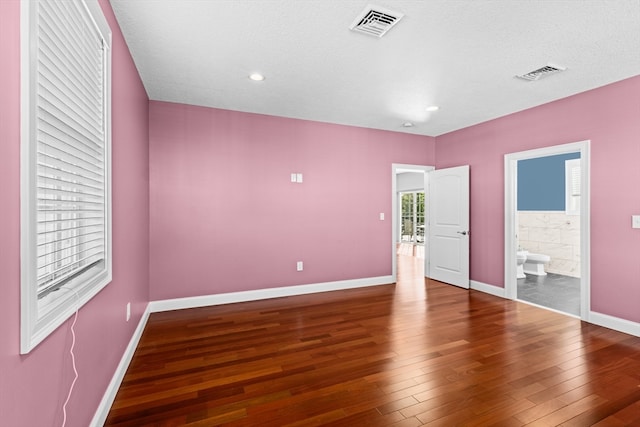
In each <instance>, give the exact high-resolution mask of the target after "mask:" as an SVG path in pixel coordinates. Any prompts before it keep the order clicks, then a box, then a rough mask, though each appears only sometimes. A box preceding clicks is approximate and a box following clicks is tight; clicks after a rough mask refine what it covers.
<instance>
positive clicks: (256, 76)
mask: <svg viewBox="0 0 640 427" xmlns="http://www.w3.org/2000/svg"><path fill="white" fill-rule="evenodd" d="M249 78H250V79H251V80H253V81H254V82H261V81H263V80H264V76H263V75H262V74H260V73H253V74H251V75H249Z"/></svg>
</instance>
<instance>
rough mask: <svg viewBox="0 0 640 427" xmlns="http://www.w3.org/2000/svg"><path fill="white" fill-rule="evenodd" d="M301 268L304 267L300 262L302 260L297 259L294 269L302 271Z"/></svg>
mask: <svg viewBox="0 0 640 427" xmlns="http://www.w3.org/2000/svg"><path fill="white" fill-rule="evenodd" d="M303 268H304V265H303V264H302V261H298V263H297V264H296V270H297V271H302V270H303Z"/></svg>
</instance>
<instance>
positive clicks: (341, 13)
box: [111, 0, 640, 136]
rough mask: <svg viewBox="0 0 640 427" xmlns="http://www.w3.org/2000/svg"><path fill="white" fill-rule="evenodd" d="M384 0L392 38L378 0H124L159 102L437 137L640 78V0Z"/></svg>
mask: <svg viewBox="0 0 640 427" xmlns="http://www.w3.org/2000/svg"><path fill="white" fill-rule="evenodd" d="M371 3H372V4H374V5H377V6H381V7H384V8H387V9H392V10H395V11H398V12H401V13H403V14H404V15H405V16H404V17H403V18H402V20H401V21H400V22H399V23H398V24H397V25H396V26H395V27H393V28H392V29H391V30H390V31H389V32H388V33H387V34H386V35H385V36H384V37H382V38H380V39H378V38H375V37H372V36H367V35H363V34H359V33H356V32H353V31H350V30H349V26H350V24H351V23H352V21H353V20H354V19H355V18H356V16H357V15H358V14H359V13H360V12H361V11H362V10H363V9H364V8H365V7H366V6H367V4H369V2H368V1H367V0H362V1H361V0H340V1H338V0H111V4H112V6H113V9H114V11H115V14H116V17H117V19H118V22H119V23H120V26H121V28H122V31H123V33H124V36H125V38H126V40H127V44H128V45H129V48H130V50H131V53H132V55H133V58H134V61H135V63H136V65H137V67H138V70H139V72H140V75H141V77H142V80H143V82H144V85H145V88H146V90H147V92H148V94H149V97H150V98H151V99H152V100H161V101H170V102H179V103H186V104H193V105H201V106H209V107H215V108H223V109H229V110H238V111H246V112H253V113H261V114H268V115H274V116H283V117H293V118H300V119H308V120H315V121H321V122H330V123H339V124H346V125H353V126H361V127H367V128H375V129H386V130H392V131H399V132H408V133H415V134H421V135H430V136H437V135H441V134H443V133H447V132H450V131H453V130H456V129H460V128H463V127H467V126H471V125H473V124H477V123H480V122H483V121H486V120H490V119H493V118H497V117H500V116H504V115H506V114H510V113H513V112H516V111H520V110H524V109H527V108H530V107H533V106H536V105H540V104H544V103H547V102H550V101H553V100H556V99H559V98H564V97H566V96H569V95H572V94H575V93H578V92H583V91H585V90H589V89H592V88H595V87H599V86H603V85H606V84H608V83H612V82H615V81H618V80H622V79H625V78H628V77H631V76H635V75H640V0H615V1H613V0H517V1H516V0H422V1H417V0H373V1H372V2H371ZM547 63H553V64H557V65H561V66H565V67H567V71H565V72H562V73H560V74H556V75H553V76H549V77H546V78H543V79H541V80H539V81H537V82H527V81H524V80H520V79H517V78H515V77H514V76H515V75H517V74H524V73H527V72H529V71H531V70H534V69H536V68H539V67H541V66H544V65H546V64H547ZM256 71H257V72H261V73H263V74H264V75H265V76H266V80H265V81H263V82H254V81H251V80H249V79H248V78H247V76H248V75H249V74H250V73H252V72H256ZM429 105H438V106H440V110H439V111H437V112H435V113H428V112H426V111H425V108H426V107H427V106H429ZM406 121H410V122H413V123H415V126H414V127H412V128H404V127H402V123H403V122H406Z"/></svg>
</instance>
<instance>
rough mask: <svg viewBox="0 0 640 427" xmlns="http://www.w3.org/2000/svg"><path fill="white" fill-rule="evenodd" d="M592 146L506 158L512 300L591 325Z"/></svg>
mask: <svg viewBox="0 0 640 427" xmlns="http://www.w3.org/2000/svg"><path fill="white" fill-rule="evenodd" d="M588 166H589V142H588V141H584V142H578V143H572V144H564V145H560V146H554V147H547V148H542V149H537V150H530V151H525V152H520V153H512V154H508V155H506V156H505V291H506V296H507V297H508V298H512V299H517V300H520V301H524V302H527V303H530V304H534V305H539V306H542V307H545V308H549V309H551V310H554V311H559V312H562V313H565V314H568V315H572V316H576V317H580V318H581V319H584V320H587V317H588V312H589V245H588V242H589V210H588V209H589V192H588V189H589V186H588V183H589V170H588Z"/></svg>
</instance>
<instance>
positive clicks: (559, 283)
mask: <svg viewBox="0 0 640 427" xmlns="http://www.w3.org/2000/svg"><path fill="white" fill-rule="evenodd" d="M518 299H520V300H523V301H527V302H531V303H534V304H538V305H541V306H543V307H548V308H552V309H554V310H558V311H563V312H565V313H569V314H573V315H576V316H579V315H580V279H579V278H577V277H569V276H562V275H560V274H553V273H548V274H547V275H546V276H534V275H532V274H527V277H526V279H518Z"/></svg>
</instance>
